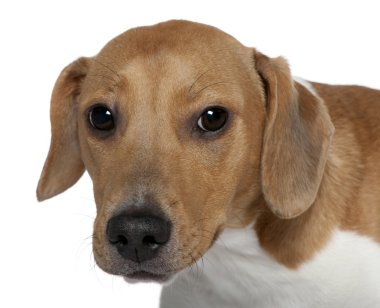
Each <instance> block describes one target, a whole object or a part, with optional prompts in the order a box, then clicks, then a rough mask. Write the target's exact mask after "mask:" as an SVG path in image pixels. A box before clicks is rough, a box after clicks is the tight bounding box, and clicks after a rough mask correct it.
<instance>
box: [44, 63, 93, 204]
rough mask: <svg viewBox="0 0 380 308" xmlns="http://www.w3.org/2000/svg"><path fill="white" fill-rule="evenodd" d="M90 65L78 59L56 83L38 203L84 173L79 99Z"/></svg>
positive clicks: (63, 72)
mask: <svg viewBox="0 0 380 308" xmlns="http://www.w3.org/2000/svg"><path fill="white" fill-rule="evenodd" d="M88 66H89V59H88V58H80V59H78V60H77V61H75V62H73V63H72V64H70V65H69V66H67V67H66V68H65V69H64V70H63V71H62V72H61V74H60V75H59V77H58V80H57V81H56V83H55V86H54V89H53V94H52V98H51V105H50V121H51V134H52V136H51V143H50V150H49V153H48V156H47V158H46V161H45V165H44V168H43V170H42V173H41V177H40V180H39V183H38V187H37V198H38V200H39V201H43V200H45V199H48V198H51V197H54V196H55V195H57V194H59V193H61V192H63V191H65V190H66V189H67V188H69V187H71V186H72V185H74V184H75V183H76V181H78V180H79V178H80V177H81V176H82V174H83V172H84V170H85V168H84V165H83V162H82V159H81V154H80V149H79V140H78V132H77V114H76V98H77V96H78V95H79V93H80V89H81V84H82V82H83V80H84V78H85V76H86V74H87V70H88Z"/></svg>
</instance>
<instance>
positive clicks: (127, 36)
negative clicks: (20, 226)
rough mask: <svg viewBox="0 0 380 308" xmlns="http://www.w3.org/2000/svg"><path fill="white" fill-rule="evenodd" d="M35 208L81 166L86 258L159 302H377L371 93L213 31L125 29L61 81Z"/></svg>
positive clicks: (375, 105) (379, 173)
mask: <svg viewBox="0 0 380 308" xmlns="http://www.w3.org/2000/svg"><path fill="white" fill-rule="evenodd" d="M51 124H52V139H51V146H50V151H49V154H48V156H47V159H46V162H45V166H44V168H43V171H42V174H41V178H40V181H39V184H38V189H37V195H38V199H39V200H45V199H48V198H50V197H53V196H55V195H57V194H59V193H61V192H63V191H64V190H66V189H67V188H69V187H70V186H72V185H73V184H74V183H75V182H76V181H77V180H78V179H79V178H80V177H81V175H82V174H83V173H84V171H85V170H87V172H88V173H89V175H90V176H91V178H92V181H93V185H94V195H95V200H96V206H97V217H96V221H95V227H94V237H93V250H94V255H95V259H96V262H97V264H98V265H99V266H100V267H101V268H102V269H103V270H104V271H106V272H108V273H111V274H114V275H120V276H123V277H124V278H125V279H126V280H127V281H157V282H161V283H163V284H164V288H163V291H162V296H161V307H181V308H184V307H197V308H200V307H380V91H377V90H373V89H369V88H365V87H359V86H331V85H326V84H318V83H311V82H307V81H304V80H296V79H293V77H292V76H291V73H290V71H289V67H288V64H287V62H286V61H285V60H284V59H283V58H269V57H267V56H265V55H263V54H262V53H260V52H259V51H257V50H256V49H253V48H247V47H245V46H243V45H242V44H240V43H239V42H238V41H236V40H235V39H234V38H233V37H231V36H229V35H227V34H225V33H223V32H222V31H220V30H218V29H216V28H213V27H210V26H206V25H202V24H197V23H192V22H187V21H169V22H165V23H161V24H158V25H155V26H150V27H141V28H137V29H132V30H130V31H127V32H125V33H123V34H121V35H120V36H118V37H116V38H115V39H113V40H111V41H110V42H109V43H108V44H107V45H106V46H105V47H104V48H103V49H102V50H101V51H100V53H99V54H98V55H96V56H95V57H92V58H80V59H78V60H76V61H75V62H73V63H71V64H70V65H68V66H67V67H66V68H65V69H64V70H63V71H62V73H61V74H60V76H59V78H58V80H57V82H56V84H55V87H54V90H53V94H52V100H51Z"/></svg>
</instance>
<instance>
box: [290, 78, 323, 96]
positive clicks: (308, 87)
mask: <svg viewBox="0 0 380 308" xmlns="http://www.w3.org/2000/svg"><path fill="white" fill-rule="evenodd" d="M293 80H294V81H295V82H297V83H299V84H300V85H303V86H304V87H305V88H306V89H308V90H309V91H310V92H311V93H312V94H313V95H314V96H318V97H319V95H318V93H317V91H316V90H315V88H314V87H313V85H312V84H311V83H310V82H308V81H307V80H305V79H302V78H300V77H294V76H293Z"/></svg>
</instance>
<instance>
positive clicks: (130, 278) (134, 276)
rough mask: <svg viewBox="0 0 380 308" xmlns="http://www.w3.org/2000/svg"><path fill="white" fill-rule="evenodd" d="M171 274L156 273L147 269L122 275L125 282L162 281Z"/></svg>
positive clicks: (165, 280) (167, 278)
mask: <svg viewBox="0 0 380 308" xmlns="http://www.w3.org/2000/svg"><path fill="white" fill-rule="evenodd" d="M171 277H172V274H156V273H152V272H148V271H136V272H133V273H130V274H127V275H124V279H125V280H126V281H127V282H136V281H155V282H160V283H164V282H167V281H168V280H170V278H171Z"/></svg>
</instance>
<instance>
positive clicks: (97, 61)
mask: <svg viewBox="0 0 380 308" xmlns="http://www.w3.org/2000/svg"><path fill="white" fill-rule="evenodd" d="M93 61H94V62H96V63H97V64H100V65H101V66H103V67H104V68H106V69H107V70H109V71H110V72H111V73H113V74H114V75H116V77H117V80H120V79H121V77H120V75H119V74H118V73H117V72H116V71H115V70H113V69H112V68H111V67H110V66H109V65H107V64H105V63H103V62H101V61H99V60H97V59H95V58H93ZM103 77H104V76H103ZM115 81H116V80H115Z"/></svg>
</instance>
